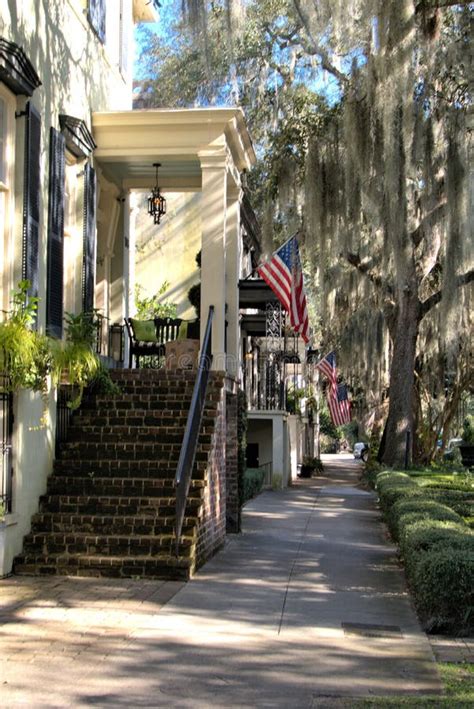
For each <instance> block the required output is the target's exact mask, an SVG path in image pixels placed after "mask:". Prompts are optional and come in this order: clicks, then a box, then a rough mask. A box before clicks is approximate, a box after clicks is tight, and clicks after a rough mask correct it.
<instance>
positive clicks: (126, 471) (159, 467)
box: [53, 457, 207, 480]
mask: <svg viewBox="0 0 474 709" xmlns="http://www.w3.org/2000/svg"><path fill="white" fill-rule="evenodd" d="M206 460H207V459H206ZM177 462H178V461H177V458H176V462H175V461H170V460H169V457H168V458H167V460H166V461H163V462H161V463H160V462H158V461H156V460H149V461H140V464H139V465H137V463H136V461H134V460H119V461H117V460H98V461H93V462H90V461H89V462H88V461H83V460H80V459H77V458H74V459H66V458H65V459H57V460H55V461H54V467H53V470H54V473H53V474H54V475H59V476H65V477H66V476H67V477H76V476H79V477H85V476H86V475H87V476H88V477H89V476H91V475H97V476H99V477H101V478H105V477H108V478H114V477H120V478H154V479H156V480H161V479H165V478H173V479H174V476H175V474H176V467H177ZM205 471H206V461H205V460H200V461H197V462H195V463H194V468H193V479H194V480H203V479H204V475H205Z"/></svg>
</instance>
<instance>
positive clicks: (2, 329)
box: [0, 281, 51, 396]
mask: <svg viewBox="0 0 474 709" xmlns="http://www.w3.org/2000/svg"><path fill="white" fill-rule="evenodd" d="M29 288H30V282H29V281H20V282H19V283H18V287H17V290H15V291H14V292H13V293H12V299H11V305H12V307H11V309H10V310H8V311H7V312H6V314H5V315H6V317H5V320H4V322H2V323H0V359H1V361H2V367H3V369H4V371H5V372H6V373H7V374H8V378H9V381H8V383H7V387H8V389H9V390H10V391H19V390H20V389H32V390H33V391H35V392H39V393H40V394H42V395H43V396H46V393H47V376H48V373H49V371H50V368H51V356H50V352H49V348H48V339H47V338H46V337H45V336H44V335H41V334H40V333H38V332H37V331H36V330H34V329H32V328H33V326H34V323H35V321H36V313H37V309H38V298H32V297H29V296H28V289H29Z"/></svg>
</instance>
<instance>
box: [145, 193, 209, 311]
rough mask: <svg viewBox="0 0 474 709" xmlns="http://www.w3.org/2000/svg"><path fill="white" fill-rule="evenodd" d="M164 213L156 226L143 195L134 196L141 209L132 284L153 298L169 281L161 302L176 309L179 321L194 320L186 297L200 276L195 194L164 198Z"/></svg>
mask: <svg viewBox="0 0 474 709" xmlns="http://www.w3.org/2000/svg"><path fill="white" fill-rule="evenodd" d="M165 196H166V200H167V213H166V217H165V218H164V219H163V222H162V223H161V224H160V225H159V226H155V225H154V224H153V220H152V219H151V217H150V216H149V215H148V214H147V212H146V209H145V207H146V198H147V195H146V194H145V193H138V194H137V205H139V206H140V207H142V208H141V209H140V212H139V213H138V215H137V220H136V258H135V282H136V283H137V284H139V285H140V286H142V288H143V291H142V293H143V295H147V296H150V295H154V294H155V293H156V292H157V291H158V289H159V288H160V286H161V285H162V284H163V283H164V282H165V281H168V282H169V284H170V286H169V288H168V290H167V292H166V294H165V295H164V296H163V300H166V301H171V302H172V303H176V304H177V305H178V317H180V318H183V319H185V320H192V319H194V318H195V317H196V314H195V311H194V308H193V307H192V306H191V304H190V302H189V300H188V297H187V293H188V290H189V289H190V287H191V286H192V285H194V283H198V282H199V279H200V276H199V270H198V267H197V265H196V261H195V258H196V254H197V253H198V251H200V249H201V201H202V195H201V194H200V193H196V192H169V193H166V194H165Z"/></svg>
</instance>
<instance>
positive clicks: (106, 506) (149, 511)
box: [40, 495, 201, 518]
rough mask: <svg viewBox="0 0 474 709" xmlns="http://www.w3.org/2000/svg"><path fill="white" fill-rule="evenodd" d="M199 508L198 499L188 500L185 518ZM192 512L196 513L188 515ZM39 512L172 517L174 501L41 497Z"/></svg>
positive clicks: (171, 499)
mask: <svg viewBox="0 0 474 709" xmlns="http://www.w3.org/2000/svg"><path fill="white" fill-rule="evenodd" d="M200 505H201V500H200V499H199V498H194V497H190V498H188V500H187V502H186V510H187V515H188V516H191V517H194V516H197V510H198V508H199V507H200ZM192 510H194V511H195V513H196V514H194V513H192V512H191V511H192ZM40 511H41V512H60V513H65V514H76V515H81V514H89V515H112V516H138V515H143V516H149V517H153V518H156V517H158V516H160V517H172V516H174V515H175V514H176V500H175V498H168V497H151V498H150V497H121V496H113V495H107V496H104V497H98V496H92V495H90V496H88V495H42V496H41V497H40Z"/></svg>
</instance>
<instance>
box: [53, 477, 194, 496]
mask: <svg viewBox="0 0 474 709" xmlns="http://www.w3.org/2000/svg"><path fill="white" fill-rule="evenodd" d="M203 487H204V482H203V481H200V480H195V481H193V482H192V485H191V487H190V490H189V497H197V498H200V497H201V496H202V490H203ZM47 492H48V494H49V495H87V496H93V495H99V496H109V495H112V496H117V495H118V496H122V497H164V498H168V499H174V498H175V495H176V488H175V486H174V480H170V479H169V478H162V479H158V480H156V479H151V478H120V477H114V478H111V477H105V478H102V477H98V476H97V477H96V476H95V475H90V476H86V477H79V476H75V477H72V476H61V475H52V476H51V477H50V478H49V479H48V489H47Z"/></svg>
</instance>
